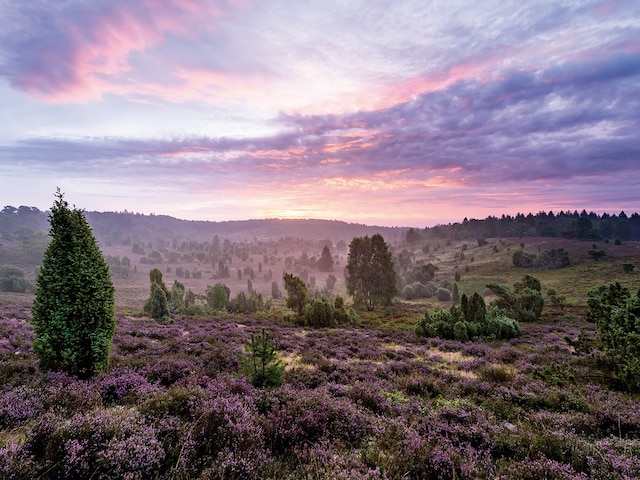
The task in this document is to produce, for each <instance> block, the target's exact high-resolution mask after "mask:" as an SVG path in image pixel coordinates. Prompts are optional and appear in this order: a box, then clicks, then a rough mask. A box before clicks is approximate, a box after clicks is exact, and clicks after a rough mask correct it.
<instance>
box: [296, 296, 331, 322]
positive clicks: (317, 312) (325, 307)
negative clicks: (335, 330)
mask: <svg viewBox="0 0 640 480" xmlns="http://www.w3.org/2000/svg"><path fill="white" fill-rule="evenodd" d="M304 316H305V320H306V322H307V325H310V326H312V327H331V326H333V325H334V324H335V314H334V308H333V305H331V302H330V301H329V299H328V298H327V297H325V296H324V295H321V296H320V297H318V298H316V299H314V300H313V302H311V304H307V306H306V307H305V311H304Z"/></svg>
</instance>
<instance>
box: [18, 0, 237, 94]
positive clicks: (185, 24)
mask: <svg viewBox="0 0 640 480" xmlns="http://www.w3.org/2000/svg"><path fill="white" fill-rule="evenodd" d="M230 7H231V5H230V4H229V3H228V2H225V1H219V2H207V1H196V0H166V1H164V0H163V1H158V0H143V1H140V2H127V1H113V2H103V3H102V4H100V3H94V4H91V5H86V4H73V3H72V4H70V5H68V6H65V7H61V8H59V9H58V10H57V11H44V12H39V14H40V15H43V16H46V17H47V18H49V17H50V18H51V20H52V21H51V22H50V24H48V25H47V27H46V28H48V30H45V31H36V32H28V34H29V35H30V38H29V39H28V40H27V41H25V43H24V44H23V45H21V47H22V51H23V55H29V57H30V58H28V59H16V60H15V61H14V66H13V69H14V71H15V73H14V75H13V77H12V84H13V85H14V86H16V87H18V88H19V89H21V90H23V91H25V92H27V93H28V94H29V95H31V96H33V97H36V98H39V99H41V100H45V101H49V102H78V101H87V100H94V99H98V98H100V97H101V96H102V95H104V94H105V93H123V92H125V91H126V90H127V86H126V79H127V76H128V75H129V74H130V73H131V72H132V69H133V67H132V65H131V55H132V54H133V53H136V52H146V51H148V50H149V49H151V48H153V47H155V46H157V45H159V44H161V43H162V42H164V40H165V38H166V37H167V36H168V35H179V36H184V37H194V36H195V35H197V32H201V31H205V30H209V31H210V30H211V29H214V28H215V19H216V18H220V17H222V16H224V15H226V14H227V12H228V10H229V9H230ZM50 8H54V7H50ZM114 77H119V79H120V85H118V84H117V83H116V82H114V81H113V78H114ZM122 79H124V80H125V82H124V84H123V83H122ZM129 80H131V78H130V79H129Z"/></svg>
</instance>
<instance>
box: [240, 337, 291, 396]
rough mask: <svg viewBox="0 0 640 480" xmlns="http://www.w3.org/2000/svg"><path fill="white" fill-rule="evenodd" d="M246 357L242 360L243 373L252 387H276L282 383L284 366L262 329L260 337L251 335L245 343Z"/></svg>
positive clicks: (273, 345)
mask: <svg viewBox="0 0 640 480" xmlns="http://www.w3.org/2000/svg"><path fill="white" fill-rule="evenodd" d="M246 346H247V349H248V352H247V355H246V356H245V357H244V358H243V361H242V367H243V371H244V373H245V374H246V375H247V376H248V377H250V378H251V383H252V384H253V386H254V387H276V386H278V385H280V382H281V381H282V373H283V372H284V365H283V364H282V362H280V360H279V359H278V352H277V350H276V345H275V343H273V342H272V341H271V338H269V334H268V333H267V332H266V331H265V330H264V329H263V330H262V334H261V335H259V336H258V335H254V334H253V333H252V334H251V339H250V340H249V341H247V344H246Z"/></svg>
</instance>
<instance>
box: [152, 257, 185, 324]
mask: <svg viewBox="0 0 640 480" xmlns="http://www.w3.org/2000/svg"><path fill="white" fill-rule="evenodd" d="M187 278H188V276H187ZM149 281H150V282H151V287H150V288H151V291H150V293H149V298H148V299H147V301H146V302H145V304H144V306H143V307H142V310H143V311H144V313H148V314H150V315H151V316H152V317H153V318H156V317H154V316H153V315H152V314H151V302H152V300H153V289H154V287H153V285H154V284H155V285H157V286H159V287H160V288H161V289H162V291H163V292H164V296H165V297H166V299H167V302H169V301H170V299H171V292H170V291H169V289H168V288H167V286H166V285H165V283H164V282H163V281H162V272H161V271H160V270H159V269H157V268H152V269H151V270H150V271H149ZM156 320H158V319H157V318H156Z"/></svg>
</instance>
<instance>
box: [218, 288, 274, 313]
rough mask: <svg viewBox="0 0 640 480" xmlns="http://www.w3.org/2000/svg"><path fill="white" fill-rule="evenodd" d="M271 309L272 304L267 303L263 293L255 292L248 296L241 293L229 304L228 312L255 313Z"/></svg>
mask: <svg viewBox="0 0 640 480" xmlns="http://www.w3.org/2000/svg"><path fill="white" fill-rule="evenodd" d="M269 308H271V302H269V301H265V299H264V297H263V296H262V294H261V293H257V292H253V293H251V294H250V295H247V294H246V293H245V292H239V293H238V294H237V295H236V296H235V298H233V299H231V300H229V303H227V310H228V311H229V312H231V313H255V312H261V311H264V310H269Z"/></svg>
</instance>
